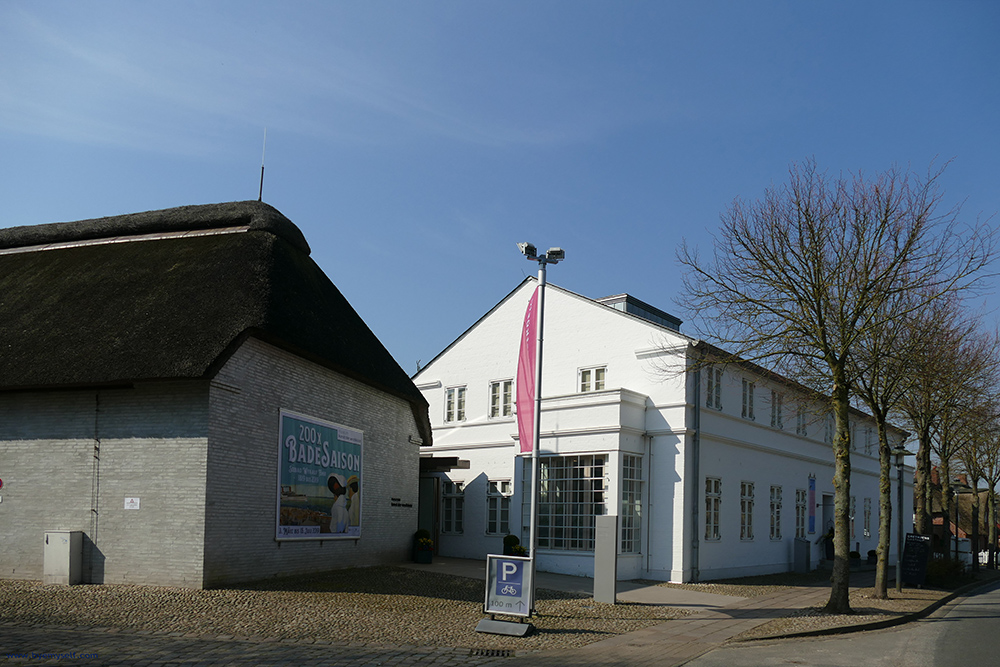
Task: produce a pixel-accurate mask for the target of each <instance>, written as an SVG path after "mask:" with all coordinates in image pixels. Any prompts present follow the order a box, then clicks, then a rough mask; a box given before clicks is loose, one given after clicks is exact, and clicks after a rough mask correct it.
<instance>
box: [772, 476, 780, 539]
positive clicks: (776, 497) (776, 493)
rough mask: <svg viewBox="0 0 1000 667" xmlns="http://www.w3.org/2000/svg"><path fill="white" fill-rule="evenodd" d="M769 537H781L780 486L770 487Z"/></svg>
mask: <svg viewBox="0 0 1000 667" xmlns="http://www.w3.org/2000/svg"><path fill="white" fill-rule="evenodd" d="M771 539H772V540H780V539H781V487H780V486H772V487H771Z"/></svg>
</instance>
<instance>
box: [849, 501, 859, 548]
mask: <svg viewBox="0 0 1000 667" xmlns="http://www.w3.org/2000/svg"><path fill="white" fill-rule="evenodd" d="M857 511H858V503H857V501H856V500H855V499H854V496H851V509H850V516H849V517H848V518H849V519H850V520H851V539H852V540H853V539H854V538H855V537H856V534H855V531H854V516H855V513H856V512H857Z"/></svg>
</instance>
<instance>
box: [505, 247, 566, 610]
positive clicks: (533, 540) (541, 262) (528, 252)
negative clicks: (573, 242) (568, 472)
mask: <svg viewBox="0 0 1000 667" xmlns="http://www.w3.org/2000/svg"><path fill="white" fill-rule="evenodd" d="M517 248H518V250H520V251H521V253H522V254H523V255H524V256H525V257H526V258H527V259H529V260H530V261H533V262H538V335H537V336H536V338H535V420H534V431H535V432H534V434H533V438H532V446H531V522H530V524H529V528H528V544H529V548H530V551H529V552H528V553H529V556H530V562H531V605H530V607H529V609H530V610H531V613H534V612H535V563H536V560H535V554H536V553H537V552H538V531H537V527H536V526H537V524H538V486H539V484H538V448H539V445H540V444H541V421H542V325H543V314H544V312H545V267H546V265H548V264H558V263H559V262H561V261H562V260H564V259H566V251H565V250H563V249H562V248H549V250H548V252H546V253H545V254H544V255H539V254H538V249H537V248H535V246H534V245H533V244H531V243H518V244H517Z"/></svg>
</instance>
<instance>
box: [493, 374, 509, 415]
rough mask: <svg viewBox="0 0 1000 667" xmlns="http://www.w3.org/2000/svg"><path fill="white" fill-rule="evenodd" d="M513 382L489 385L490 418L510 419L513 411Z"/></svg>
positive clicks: (501, 381) (507, 381)
mask: <svg viewBox="0 0 1000 667" xmlns="http://www.w3.org/2000/svg"><path fill="white" fill-rule="evenodd" d="M513 389H514V381H513V380H500V381H498V382H491V383H490V417H510V416H511V415H512V414H514V410H513V407H512V406H513V400H512V396H513V393H514V392H513Z"/></svg>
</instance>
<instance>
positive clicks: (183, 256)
mask: <svg viewBox="0 0 1000 667" xmlns="http://www.w3.org/2000/svg"><path fill="white" fill-rule="evenodd" d="M234 227H242V228H246V231H241V232H239V233H226V234H211V233H204V231H205V230H207V229H216V228H226V229H228V228H234ZM185 231H200V232H202V233H196V234H191V235H185V234H184V232H185ZM149 234H154V235H155V234H166V236H153V237H152V238H150V237H148V236H147V235H149ZM130 235H131V236H139V237H140V238H138V239H136V240H131V241H127V242H120V243H102V242H100V241H99V240H97V239H102V238H105V237H125V236H130ZM84 241H90V242H84ZM54 243H57V244H65V245H55V246H52V245H50V244H54ZM38 246H41V248H38ZM4 248H6V249H7V250H6V251H5V250H4ZM15 248H17V249H18V250H11V249H15ZM21 248H23V249H21ZM308 253H309V247H308V245H307V244H306V242H305V238H304V237H303V236H302V233H301V232H300V231H299V229H298V228H297V227H296V226H295V225H294V224H293V223H292V222H290V221H289V220H288V219H287V218H285V217H284V216H283V215H281V213H279V212H278V211H277V210H275V209H274V208H272V207H271V206H268V205H267V204H262V203H259V202H236V203H229V204H218V205H205V206H186V207H182V208H177V209H168V210H165V211H153V212H149V213H138V214H135V215H134V216H128V215H126V216H116V217H113V218H101V219H98V220H85V221H81V222H78V223H72V222H70V223H58V224H54V225H40V226H39V227H38V228H33V227H16V228H11V229H0V390H19V389H44V388H58V387H86V386H103V385H120V384H129V383H133V382H136V381H143V380H164V379H193V378H206V379H208V378H211V377H213V376H214V375H215V374H216V373H217V372H218V370H219V369H220V368H221V367H222V366H223V365H224V364H225V362H226V361H227V360H228V359H229V357H230V355H231V354H232V353H233V352H234V351H235V350H236V349H237V348H238V347H239V346H240V345H241V344H242V343H243V341H245V340H246V338H247V337H249V336H254V337H256V338H259V339H261V340H264V341H266V342H268V343H271V344H273V345H275V346H277V347H280V348H282V349H285V350H287V351H289V352H292V353H294V354H297V355H299V356H301V357H304V358H306V359H309V360H310V361H313V362H315V363H318V364H320V365H322V366H325V367H327V368H330V369H332V370H335V371H337V372H339V373H342V374H344V375H346V376H348V377H351V378H354V379H356V380H358V381H360V382H362V383H364V384H367V385H369V386H372V387H375V388H377V389H380V390H382V391H386V392H388V393H390V394H393V395H395V396H397V397H400V398H402V399H404V400H406V401H407V402H409V403H410V405H411V406H412V409H413V415H414V418H415V419H416V422H417V425H418V428H419V431H420V437H421V438H422V439H423V441H424V442H425V443H428V444H429V443H430V441H431V431H430V423H429V420H428V415H427V401H426V399H425V398H424V397H423V395H422V394H421V393H420V391H419V390H417V388H416V387H415V386H414V384H413V382H412V381H411V380H410V378H409V377H407V375H406V373H405V372H404V371H403V369H401V368H400V367H399V365H398V364H397V363H396V361H395V360H394V359H393V358H392V356H391V355H390V354H389V352H388V351H387V350H386V349H385V347H384V346H383V345H382V343H381V342H380V341H379V340H378V338H377V337H376V336H375V334H373V333H372V331H371V330H370V329H369V328H368V326H367V325H366V324H365V323H364V321H363V320H362V319H361V317H360V316H359V315H358V314H357V312H355V310H354V308H352V307H351V305H350V304H349V303H348V302H347V300H346V299H345V298H344V296H343V295H342V294H341V293H340V291H339V290H338V289H337V287H336V286H335V285H334V284H333V283H332V282H331V281H330V279H329V278H328V277H327V276H326V275H325V274H324V273H323V271H322V270H321V269H320V268H319V266H317V265H316V263H315V262H313V260H312V259H311V258H310V257H309V254H308ZM275 407H276V408H277V407H279V406H275Z"/></svg>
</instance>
